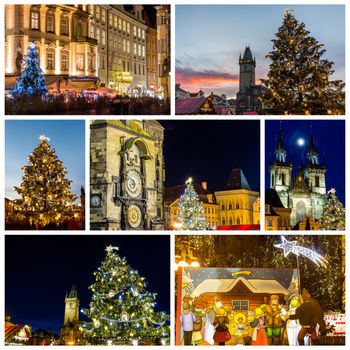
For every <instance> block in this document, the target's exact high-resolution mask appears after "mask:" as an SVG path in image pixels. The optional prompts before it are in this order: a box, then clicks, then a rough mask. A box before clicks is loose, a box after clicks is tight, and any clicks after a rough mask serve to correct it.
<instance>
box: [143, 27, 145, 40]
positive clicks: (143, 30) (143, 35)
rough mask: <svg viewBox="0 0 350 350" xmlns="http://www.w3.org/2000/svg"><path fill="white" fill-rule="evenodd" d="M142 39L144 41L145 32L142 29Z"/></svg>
mask: <svg viewBox="0 0 350 350" xmlns="http://www.w3.org/2000/svg"><path fill="white" fill-rule="evenodd" d="M142 39H143V40H145V31H144V29H142Z"/></svg>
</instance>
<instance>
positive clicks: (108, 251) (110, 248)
mask: <svg viewBox="0 0 350 350" xmlns="http://www.w3.org/2000/svg"><path fill="white" fill-rule="evenodd" d="M113 250H119V248H118V247H112V246H111V245H109V246H107V247H106V252H107V253H112V252H113Z"/></svg>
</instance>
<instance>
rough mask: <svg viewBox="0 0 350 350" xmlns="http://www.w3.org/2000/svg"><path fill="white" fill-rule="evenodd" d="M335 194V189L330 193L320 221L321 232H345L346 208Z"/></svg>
mask: <svg viewBox="0 0 350 350" xmlns="http://www.w3.org/2000/svg"><path fill="white" fill-rule="evenodd" d="M335 193H336V190H335V189H334V188H331V189H330V190H329V191H328V201H327V203H326V205H325V206H324V207H323V214H322V216H321V219H320V229H321V230H338V231H341V230H345V208H344V207H343V205H342V203H341V202H340V200H339V199H338V197H337V196H336V194H335Z"/></svg>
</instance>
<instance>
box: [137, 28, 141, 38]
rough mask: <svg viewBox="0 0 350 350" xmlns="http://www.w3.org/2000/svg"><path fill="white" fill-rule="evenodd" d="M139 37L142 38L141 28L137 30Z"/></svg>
mask: <svg viewBox="0 0 350 350" xmlns="http://www.w3.org/2000/svg"><path fill="white" fill-rule="evenodd" d="M137 34H138V37H139V38H141V28H137Z"/></svg>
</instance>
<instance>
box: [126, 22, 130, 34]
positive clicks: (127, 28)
mask: <svg viewBox="0 0 350 350" xmlns="http://www.w3.org/2000/svg"><path fill="white" fill-rule="evenodd" d="M126 32H127V33H128V34H130V23H129V22H128V23H127V24H126Z"/></svg>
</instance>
